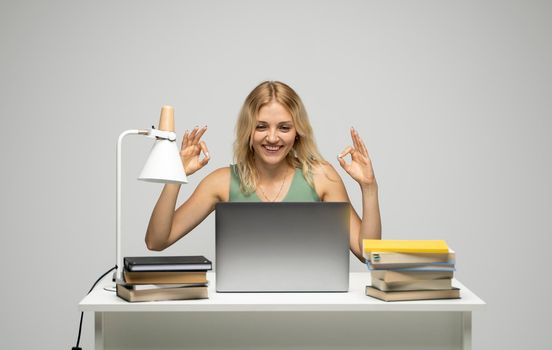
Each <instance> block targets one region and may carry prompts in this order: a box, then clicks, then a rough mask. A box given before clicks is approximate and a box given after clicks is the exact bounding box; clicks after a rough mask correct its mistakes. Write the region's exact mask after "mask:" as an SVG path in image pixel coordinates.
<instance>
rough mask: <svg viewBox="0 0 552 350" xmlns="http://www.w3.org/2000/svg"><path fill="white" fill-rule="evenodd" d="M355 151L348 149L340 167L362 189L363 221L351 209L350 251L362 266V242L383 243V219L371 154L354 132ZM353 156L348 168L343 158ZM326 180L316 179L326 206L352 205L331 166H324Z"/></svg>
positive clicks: (321, 177) (340, 159) (342, 153)
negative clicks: (329, 203)
mask: <svg viewBox="0 0 552 350" xmlns="http://www.w3.org/2000/svg"><path fill="white" fill-rule="evenodd" d="M351 138H352V140H353V144H354V147H347V148H346V149H345V150H344V151H343V152H341V154H340V155H339V156H338V160H339V163H340V165H341V166H342V167H343V169H345V171H346V172H347V173H348V174H349V175H351V177H352V178H353V179H354V180H355V181H357V182H358V183H359V185H360V189H361V194H362V219H361V218H360V217H359V216H358V214H357V213H356V211H355V209H354V208H353V207H352V205H351V218H350V247H351V251H352V252H353V253H354V254H355V256H356V257H357V258H358V259H359V260H360V261H362V262H364V258H363V256H362V240H363V239H381V218H380V210H379V200H378V185H377V182H376V179H375V176H374V172H373V169H372V163H371V161H370V158H369V157H368V151H367V149H366V146H364V143H363V142H362V139H361V138H360V136H359V135H358V133H357V132H356V131H355V130H354V129H351ZM347 154H351V158H352V161H351V163H350V164H347V163H346V162H345V160H344V159H343V157H345V156H346V155H347ZM321 170H322V171H321V172H319V173H323V174H324V176H320V175H318V176H315V179H318V184H315V185H316V187H317V189H319V190H320V193H319V195H320V198H321V199H322V200H323V201H326V202H349V203H350V200H349V196H348V194H347V190H346V189H345V185H344V184H343V181H342V180H341V177H340V176H339V174H338V173H337V171H335V169H334V168H333V167H332V166H331V165H329V164H327V165H324V166H322V169H321Z"/></svg>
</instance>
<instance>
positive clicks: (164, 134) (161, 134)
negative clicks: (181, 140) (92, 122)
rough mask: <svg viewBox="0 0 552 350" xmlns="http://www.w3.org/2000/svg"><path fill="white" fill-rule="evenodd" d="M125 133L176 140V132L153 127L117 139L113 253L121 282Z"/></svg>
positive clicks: (117, 274) (117, 279) (117, 276)
mask: <svg viewBox="0 0 552 350" xmlns="http://www.w3.org/2000/svg"><path fill="white" fill-rule="evenodd" d="M127 135H144V136H146V137H149V138H153V139H163V140H169V141H172V142H174V141H176V134H175V133H174V132H173V131H165V130H158V129H155V127H153V126H152V127H151V129H149V130H137V129H133V130H127V131H123V132H122V133H121V135H119V139H118V140H117V184H116V192H117V195H116V196H117V197H116V202H117V203H116V209H115V210H116V218H115V224H116V226H117V227H116V233H117V241H116V243H115V249H116V252H115V255H116V257H117V272H116V274H115V279H116V283H122V282H124V281H123V270H124V266H123V254H121V236H122V229H121V221H122V220H121V207H122V205H121V198H122V195H121V149H122V145H123V139H124V138H125V136H127Z"/></svg>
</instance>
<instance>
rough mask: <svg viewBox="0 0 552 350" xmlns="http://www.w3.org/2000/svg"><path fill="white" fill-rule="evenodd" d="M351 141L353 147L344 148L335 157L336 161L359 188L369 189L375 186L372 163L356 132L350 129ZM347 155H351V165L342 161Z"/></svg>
mask: <svg viewBox="0 0 552 350" xmlns="http://www.w3.org/2000/svg"><path fill="white" fill-rule="evenodd" d="M351 139H352V140H353V146H349V147H347V148H345V149H344V150H343V152H341V153H340V154H339V155H338V156H337V160H338V161H339V164H340V165H341V167H342V168H343V169H344V170H345V171H346V172H347V173H348V174H349V175H351V177H352V178H353V179H354V180H355V181H356V182H358V183H359V185H360V186H361V187H371V186H373V185H375V184H376V177H375V176H374V169H373V168H372V161H371V160H370V156H369V155H368V150H367V149H366V146H365V145H364V142H363V141H362V139H361V138H360V136H359V134H358V132H357V131H356V130H355V129H353V128H351ZM347 154H350V155H351V163H349V164H348V163H347V162H345V159H343V158H344V157H345V156H346V155H347Z"/></svg>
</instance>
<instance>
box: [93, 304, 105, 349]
mask: <svg viewBox="0 0 552 350" xmlns="http://www.w3.org/2000/svg"><path fill="white" fill-rule="evenodd" d="M94 344H95V348H96V350H104V314H103V312H94Z"/></svg>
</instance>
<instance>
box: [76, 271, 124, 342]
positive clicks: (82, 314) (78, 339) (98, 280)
mask: <svg viewBox="0 0 552 350" xmlns="http://www.w3.org/2000/svg"><path fill="white" fill-rule="evenodd" d="M115 269H117V265H115V266H114V267H112V268H111V269H109V271H107V272H106V273H104V274H103V275H101V277H100V278H98V279H97V280H96V282H94V284H93V285H92V288H90V290H89V291H88V293H86V294H87V295H88V294H90V292H91V291H92V290H93V289H94V287H96V284H98V282H100V280H101V279H102V278H104V277H105V275H107V274H108V273H110V272H111V271H113V270H115ZM83 316H84V311H81V317H80V323H79V336H78V337H77V345H76V346H73V347H72V348H71V350H82V348H80V347H79V343H80V337H81V331H82V317H83Z"/></svg>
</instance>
